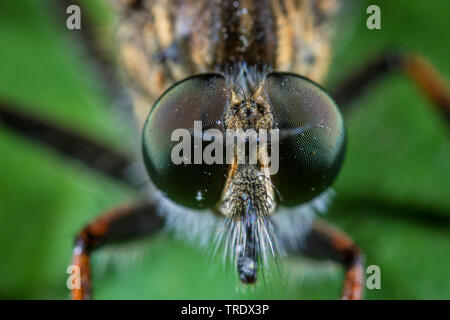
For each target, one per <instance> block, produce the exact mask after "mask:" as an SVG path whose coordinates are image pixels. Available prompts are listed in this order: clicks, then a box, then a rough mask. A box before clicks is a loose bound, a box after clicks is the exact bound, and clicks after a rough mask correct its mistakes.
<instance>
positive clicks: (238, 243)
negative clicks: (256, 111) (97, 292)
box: [215, 165, 280, 283]
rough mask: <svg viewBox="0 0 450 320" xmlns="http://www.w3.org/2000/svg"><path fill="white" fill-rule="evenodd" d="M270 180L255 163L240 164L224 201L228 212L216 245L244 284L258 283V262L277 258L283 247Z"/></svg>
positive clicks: (223, 205)
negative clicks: (273, 216) (275, 221)
mask: <svg viewBox="0 0 450 320" xmlns="http://www.w3.org/2000/svg"><path fill="white" fill-rule="evenodd" d="M267 179H268V178H267V177H265V176H264V175H262V174H261V173H260V172H259V171H258V170H256V169H255V168H253V167H252V166H247V165H244V166H239V169H238V170H237V171H236V173H235V177H234V178H233V181H232V183H231V185H230V191H229V192H228V193H227V195H226V197H225V198H224V201H223V204H222V208H223V211H224V212H227V215H226V217H225V218H224V220H223V222H222V224H221V227H220V228H219V232H218V233H217V236H216V239H215V242H216V248H219V247H222V248H223V252H224V255H225V257H229V258H231V261H232V262H233V264H234V265H236V267H237V271H238V274H239V277H240V279H241V281H242V282H243V283H254V282H256V280H257V271H258V265H260V264H261V265H264V264H267V262H268V259H269V257H272V258H273V259H274V260H277V258H278V252H279V250H280V248H279V245H278V242H279V241H278V239H277V237H276V233H275V230H274V226H273V224H272V221H271V219H270V215H269V214H270V213H271V212H272V211H273V209H274V201H273V199H272V197H271V196H270V195H269V192H268V190H267ZM269 183H270V181H269Z"/></svg>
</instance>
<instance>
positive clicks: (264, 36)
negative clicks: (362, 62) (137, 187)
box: [72, 0, 450, 299]
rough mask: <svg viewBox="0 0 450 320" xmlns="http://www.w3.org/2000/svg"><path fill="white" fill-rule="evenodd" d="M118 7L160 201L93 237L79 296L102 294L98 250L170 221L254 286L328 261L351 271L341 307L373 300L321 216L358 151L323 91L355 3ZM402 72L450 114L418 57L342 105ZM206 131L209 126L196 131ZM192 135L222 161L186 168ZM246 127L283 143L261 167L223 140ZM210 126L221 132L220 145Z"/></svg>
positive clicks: (83, 254)
mask: <svg viewBox="0 0 450 320" xmlns="http://www.w3.org/2000/svg"><path fill="white" fill-rule="evenodd" d="M112 2H113V5H114V7H115V8H116V9H117V10H118V11H119V14H120V16H121V18H120V23H119V25H118V29H117V43H118V59H119V61H120V65H121V68H122V70H123V72H124V74H125V77H126V79H127V82H128V84H129V89H130V92H131V95H132V97H133V102H134V110H135V115H136V119H137V122H138V124H139V126H140V128H141V130H142V157H143V160H144V163H145V168H146V169H147V173H148V176H149V180H150V181H149V182H148V185H149V187H148V190H150V193H149V194H150V196H151V200H150V201H149V202H145V204H143V205H142V204H141V205H137V206H130V207H125V208H120V209H116V210H112V211H110V212H107V213H106V214H104V215H103V216H101V217H100V218H98V219H97V220H95V221H94V222H92V223H91V224H89V225H88V226H87V227H85V228H84V229H83V230H82V231H81V232H80V234H79V235H78V236H77V238H76V244H75V250H74V257H73V263H74V264H75V265H78V266H79V267H80V269H81V279H82V281H81V288H80V289H73V290H72V296H73V298H75V299H88V298H90V297H91V277H90V269H89V257H90V254H91V252H92V250H94V249H97V248H98V247H100V246H101V245H104V244H107V243H111V242H116V241H122V240H125V239H128V238H131V237H134V236H137V235H149V234H152V233H154V232H155V231H157V230H159V229H160V228H162V227H163V226H164V225H166V226H168V227H169V228H172V229H174V230H175V231H176V232H177V233H179V234H182V235H184V236H186V238H195V239H200V241H202V242H206V243H207V244H208V245H210V246H212V247H214V248H221V249H222V250H223V251H224V252H225V255H227V256H229V257H230V259H231V261H233V263H234V264H235V268H236V270H237V274H238V277H239V279H240V281H241V282H242V283H244V284H252V283H255V282H256V281H257V280H258V274H259V273H260V272H261V269H262V268H263V265H264V264H266V263H267V261H268V260H270V259H275V260H277V259H278V257H279V256H280V255H281V254H287V255H292V256H295V255H307V256H308V255H309V256H313V257H318V255H319V254H320V255H322V256H324V257H325V258H328V259H332V260H335V261H337V262H339V263H341V264H343V266H344V267H345V269H346V275H345V280H344V285H343V291H342V298H343V299H360V298H361V297H362V294H363V288H362V283H363V255H362V253H361V251H360V249H359V248H358V247H357V246H356V245H355V244H354V242H353V241H352V240H351V239H350V238H349V237H348V236H346V235H345V234H343V233H342V232H341V231H339V230H337V229H336V228H334V227H332V226H330V225H328V224H326V223H325V222H323V221H319V220H317V219H314V213H315V212H319V211H326V208H327V204H328V202H329V198H330V194H331V193H332V191H331V189H330V187H331V185H332V183H333V181H334V180H335V178H336V176H337V174H338V172H339V170H340V167H341V164H342V162H343V159H344V155H345V146H346V133H345V125H344V121H343V117H342V115H341V112H340V110H339V108H338V106H337V104H336V102H335V100H333V98H332V97H331V96H330V94H328V93H327V91H326V90H325V89H323V88H322V87H321V86H320V85H319V84H318V83H320V82H321V81H323V78H324V76H325V75H326V71H327V68H328V64H329V61H330V58H331V48H330V46H331V39H332V30H333V21H334V18H335V16H336V15H337V14H338V12H339V10H340V7H341V5H342V4H343V3H342V1H338V0H316V1H313V0H263V1H254V0H239V1H233V0H230V1H227V0H224V1H215V0H212V1H194V0H192V1H189V0H185V1H175V0H173V1H171V0H165V1H163V0H116V1H112ZM392 68H401V69H403V70H404V71H406V73H407V74H408V75H409V76H410V77H411V78H412V79H413V80H414V81H415V82H416V83H417V84H418V86H419V88H420V89H421V90H422V91H423V92H424V93H425V94H426V95H427V96H429V97H430V98H431V99H432V100H433V101H434V102H435V104H436V105H437V106H438V107H440V108H441V111H443V113H444V114H445V115H446V116H448V115H449V110H450V109H449V106H450V103H449V101H450V100H449V98H448V97H449V96H448V92H447V91H446V89H445V87H444V86H443V81H441V80H442V79H440V78H439V76H438V75H437V74H436V73H435V72H434V71H433V69H432V68H431V66H429V65H428V64H427V63H426V62H425V61H424V60H423V59H422V58H419V57H417V56H414V55H408V54H400V53H389V52H388V53H386V54H384V55H382V56H381V57H380V58H379V59H376V60H374V61H372V62H371V63H370V64H369V66H368V67H367V68H366V69H364V70H362V71H361V72H359V73H357V74H356V75H355V76H353V77H352V78H350V79H348V80H346V81H344V82H343V83H342V85H341V87H340V88H338V89H337V90H336V91H335V92H334V93H333V96H334V97H335V98H336V100H337V101H338V102H340V103H342V104H347V103H348V102H349V101H350V100H352V99H353V98H354V97H355V96H356V94H357V92H358V91H361V89H363V88H364V87H365V86H367V85H368V84H369V83H370V82H371V81H372V80H373V79H374V78H375V77H377V75H381V74H383V73H385V72H386V71H389V70H390V69H392ZM368 70H369V71H368ZM196 122H201V123H202V124H203V129H201V130H200V131H197V132H196V130H195V123H196ZM180 128H182V129H185V130H186V132H188V138H191V139H192V140H195V139H196V138H200V141H201V142H205V140H208V141H216V142H220V143H219V146H220V147H219V149H215V151H214V155H215V156H217V157H218V158H219V160H223V161H217V162H214V163H206V162H205V161H200V162H196V161H193V160H192V159H191V158H189V157H190V156H191V155H192V154H195V153H197V152H200V154H202V152H204V151H206V148H208V147H207V144H205V143H203V144H202V143H201V144H200V145H197V146H192V147H191V146H188V148H187V149H186V150H184V151H183V152H182V153H183V154H182V160H181V161H178V162H177V161H174V159H173V154H174V149H175V148H176V146H177V143H178V142H179V140H177V139H175V140H174V139H173V138H174V137H173V133H174V131H175V130H177V129H180ZM239 129H241V130H249V129H251V130H255V131H258V130H261V129H262V130H277V134H278V136H277V138H276V139H273V140H271V141H269V143H267V144H265V145H262V148H261V149H262V150H259V151H257V152H256V154H255V156H254V159H253V160H254V161H253V162H251V161H250V156H249V155H246V154H245V152H244V151H248V150H249V149H250V147H249V140H248V139H247V140H246V139H244V140H243V141H244V147H243V149H239V148H238V144H237V143H236V140H235V139H231V140H230V139H223V138H220V137H221V136H222V137H223V134H224V133H225V132H226V131H227V130H239ZM208 130H214V132H215V133H216V134H217V135H215V136H214V138H212V137H207V135H206V134H205V133H206V132H207V131H208ZM205 137H206V139H205ZM247 138H248V137H247ZM259 138H260V137H259V136H257V138H256V140H257V141H259V140H258V139H259ZM221 139H222V140H221ZM225 140H226V141H225ZM225 145H227V146H229V145H232V149H233V150H232V151H235V152H234V153H232V155H231V156H229V157H228V154H227V155H225V153H226V152H225V151H223V150H221V149H220V148H221V147H224V146H225ZM275 145H277V148H275ZM242 152H244V155H243V156H242V157H241V159H239V158H240V155H241V154H242ZM269 154H270V156H271V162H273V160H274V158H276V159H277V161H278V162H279V163H278V169H277V170H276V172H270V170H269V162H268V161H267V157H268V155H269Z"/></svg>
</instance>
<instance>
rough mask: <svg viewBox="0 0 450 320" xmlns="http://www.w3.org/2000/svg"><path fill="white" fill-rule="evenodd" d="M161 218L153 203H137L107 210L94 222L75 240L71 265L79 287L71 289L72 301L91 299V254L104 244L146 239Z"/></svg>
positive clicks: (160, 226) (160, 225)
mask: <svg viewBox="0 0 450 320" xmlns="http://www.w3.org/2000/svg"><path fill="white" fill-rule="evenodd" d="M163 224H164V223H163V219H162V218H161V217H160V216H158V215H157V214H156V208H155V206H154V205H152V204H148V203H145V204H140V205H136V206H128V207H121V208H116V209H113V210H111V211H107V212H105V213H103V214H102V215H100V217H98V218H97V219H95V220H93V221H92V222H91V223H89V224H88V225H87V226H86V227H84V228H83V229H82V230H81V232H80V233H79V234H78V235H77V236H76V238H75V248H74V251H73V258H72V264H73V265H75V266H78V267H79V271H80V274H79V275H80V287H79V288H74V289H72V292H71V294H72V299H74V300H85V299H90V298H91V297H92V277H91V268H90V256H91V253H92V252H93V251H94V250H96V249H98V248H100V247H102V246H103V245H106V244H112V243H120V242H125V241H127V240H131V239H134V238H137V237H142V236H149V235H151V234H154V233H155V232H157V231H158V230H160V229H161V228H162V227H163Z"/></svg>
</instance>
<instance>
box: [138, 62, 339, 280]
mask: <svg viewBox="0 0 450 320" xmlns="http://www.w3.org/2000/svg"><path fill="white" fill-rule="evenodd" d="M235 70H238V72H237V73H233V71H232V70H231V71H230V72H226V73H224V74H203V75H197V76H193V77H190V78H188V79H186V80H184V81H181V82H179V83H177V84H175V85H174V86H172V87H171V88H170V89H168V90H167V91H166V92H165V93H164V94H163V95H162V96H161V98H160V99H159V100H158V101H157V102H156V104H155V105H154V106H153V108H152V110H151V112H150V114H149V116H148V118H147V121H146V124H145V126H144V130H143V154H144V159H145V164H146V167H147V170H148V173H149V176H150V178H151V180H152V181H153V182H154V183H155V185H156V186H157V187H158V188H159V189H160V190H161V191H162V192H163V193H164V194H165V196H166V197H167V198H169V199H170V200H172V201H174V202H176V203H177V204H179V205H181V206H184V207H187V208H192V209H197V210H204V211H212V212H214V213H215V214H216V215H217V216H218V217H219V219H221V220H222V221H223V228H221V230H222V231H221V232H219V234H218V236H217V241H218V242H220V243H219V245H220V244H223V245H224V248H227V250H229V252H227V254H230V255H231V257H232V258H233V259H234V261H235V262H236V264H237V269H238V272H239V276H240V279H241V281H242V282H244V283H253V282H255V281H256V279H257V269H258V264H259V263H261V261H266V260H267V256H268V255H271V256H273V257H274V258H276V255H277V251H278V250H279V249H280V244H279V241H278V238H279V234H280V233H282V232H283V230H282V227H283V226H275V225H274V224H273V223H272V216H273V215H276V213H277V209H278V208H279V207H282V206H284V207H291V206H297V205H300V204H302V203H305V202H308V201H310V200H312V199H313V198H315V197H316V196H318V195H319V194H320V193H322V192H323V191H325V190H326V189H327V188H328V187H329V186H330V185H331V183H332V182H333V181H334V179H335V177H336V175H337V173H338V172H339V169H340V166H341V164H342V160H343V156H344V152H345V130H344V123H343V120H342V116H341V114H340V112H339V110H338V108H337V106H336V104H335V103H334V102H333V100H332V99H331V98H330V97H329V96H328V95H327V93H326V92H325V91H324V90H323V89H322V88H321V87H319V86H318V85H317V84H315V83H314V82H312V81H310V80H307V79H305V78H302V77H300V76H297V75H294V74H288V73H279V72H267V71H265V70H262V71H258V70H257V69H256V68H255V69H252V68H250V69H249V68H247V67H246V66H245V65H243V64H241V65H238V66H237V67H235ZM198 124H201V126H198ZM268 136H270V138H267V137H268ZM265 141H266V142H267V143H264V142H265ZM252 142H255V144H252ZM211 158H212V159H213V160H214V161H211ZM274 168H275V170H273V169H274ZM271 169H272V170H271ZM205 214H206V213H205Z"/></svg>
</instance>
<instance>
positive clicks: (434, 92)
mask: <svg viewBox="0 0 450 320" xmlns="http://www.w3.org/2000/svg"><path fill="white" fill-rule="evenodd" d="M397 70H400V71H402V72H403V73H404V74H405V75H406V76H407V77H408V78H409V79H411V81H412V82H413V83H414V84H415V85H416V87H417V88H418V89H419V90H420V91H421V92H422V93H423V94H424V95H425V96H426V97H428V98H429V99H430V101H431V102H432V103H433V105H434V106H435V107H436V109H437V110H438V111H439V112H440V113H441V114H442V115H443V116H444V117H445V118H446V120H447V121H448V122H449V124H450V90H449V87H448V85H447V82H446V80H445V79H444V77H443V76H442V75H441V74H440V73H439V72H438V70H437V69H436V68H435V67H434V66H433V65H432V64H431V63H430V62H429V61H428V60H427V59H426V58H425V57H423V56H421V55H418V54H412V53H404V52H394V51H387V52H385V53H383V54H381V55H380V56H378V57H376V58H375V59H373V60H371V61H369V62H368V63H366V64H365V65H364V66H363V67H361V68H360V69H359V70H357V71H356V72H354V73H353V74H351V75H350V76H348V77H347V78H346V79H343V80H342V81H341V82H340V83H339V85H338V86H337V87H336V88H332V90H330V93H331V96H332V97H333V98H334V99H335V101H336V102H337V104H338V105H339V106H340V107H341V109H342V110H343V111H346V109H348V108H349V107H350V106H351V105H352V102H353V101H354V100H356V99H357V98H358V97H359V96H360V95H361V94H362V93H364V91H365V90H366V89H368V88H370V86H371V85H372V84H374V83H375V82H376V81H379V80H381V79H382V78H383V77H384V76H386V75H388V74H390V73H393V72H394V71H397Z"/></svg>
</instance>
